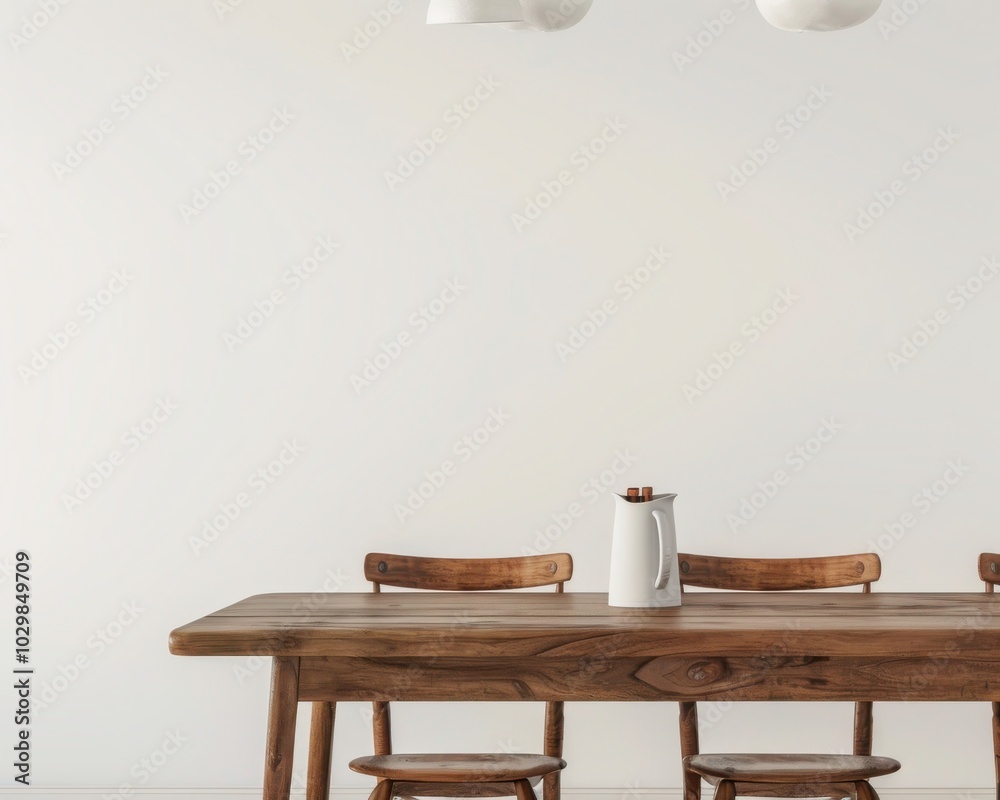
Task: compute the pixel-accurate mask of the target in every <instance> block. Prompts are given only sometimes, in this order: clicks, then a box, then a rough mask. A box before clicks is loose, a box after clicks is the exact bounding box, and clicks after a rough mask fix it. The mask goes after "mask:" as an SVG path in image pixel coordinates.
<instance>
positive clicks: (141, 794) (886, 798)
mask: <svg viewBox="0 0 1000 800" xmlns="http://www.w3.org/2000/svg"><path fill="white" fill-rule="evenodd" d="M331 795H332V796H333V797H334V798H335V799H336V800H368V792H367V791H364V790H359V789H358V788H357V787H354V786H352V787H349V788H343V789H338V788H336V787H335V788H334V789H333V791H332V792H331ZM562 795H563V798H565V800H681V790H680V789H636V788H632V787H622V788H618V789H564V790H563V792H562ZM879 795H880V796H881V797H882V798H883V800H894V799H898V800H912V798H919V800H994V798H995V792H994V790H993V789H880V790H879ZM304 796H305V794H304V792H303V791H302V790H301V789H299V790H293V791H292V798H293V800H301V798H303V797H304ZM15 797H16V798H18V800H27V798H30V799H31V800H133V798H134V800H181V798H184V800H260V798H261V791H260V789H133V790H131V791H130V792H129V793H127V794H125V795H124V796H123V795H120V794H118V792H117V791H116V790H115V789H102V788H100V787H97V788H59V789H53V788H45V787H39V788H35V787H29V788H27V789H25V788H23V787H17V788H15V787H0V798H15ZM703 798H704V799H705V800H711V795H710V794H708V793H707V792H706V793H703Z"/></svg>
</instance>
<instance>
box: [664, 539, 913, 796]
mask: <svg viewBox="0 0 1000 800" xmlns="http://www.w3.org/2000/svg"><path fill="white" fill-rule="evenodd" d="M677 560H678V564H679V567H680V579H681V591H684V587H685V586H700V587H705V588H709V589H731V590H739V591H748V592H781V591H801V590H808V589H834V588H843V587H848V586H859V585H860V586H862V587H863V591H865V592H870V591H871V584H872V582H874V581H877V580H878V579H879V576H880V575H881V572H882V565H881V562H880V561H879V557H878V556H877V555H875V554H874V553H865V554H862V555H847V556H830V557H824V558H719V557H715V556H703V555H689V554H686V553H680V554H679V555H678V557H677ZM680 728H681V754H682V756H683V762H682V763H683V767H684V798H685V800H699V798H700V797H701V781H702V779H703V778H704V779H705V780H706V781H708V782H709V783H710V784H712V785H714V786H715V787H716V790H715V800H734V798H735V797H737V796H744V795H746V796H755V797H761V796H764V797H830V798H842V797H850V798H854V799H855V800H878V795H877V794H876V793H875V790H874V789H873V788H872V786H871V784H870V783H869V782H868V781H869V779H871V778H874V777H877V776H879V775H888V774H889V773H892V772H895V771H896V770H898V769H899V767H900V764H899V762H898V761H896V760H894V759H891V758H880V757H873V756H872V754H871V753H872V704H871V703H870V702H860V703H857V704H856V705H855V712H854V754H853V755H783V754H756V753H738V754H733V753H730V754H719V755H714V754H713V755H702V754H700V753H699V750H698V708H697V705H696V704H695V703H693V702H682V703H681V704H680Z"/></svg>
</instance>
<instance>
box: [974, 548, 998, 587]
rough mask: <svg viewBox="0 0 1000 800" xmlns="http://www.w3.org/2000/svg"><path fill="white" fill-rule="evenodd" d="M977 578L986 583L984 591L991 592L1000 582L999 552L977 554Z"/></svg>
mask: <svg viewBox="0 0 1000 800" xmlns="http://www.w3.org/2000/svg"><path fill="white" fill-rule="evenodd" d="M979 579H980V580H981V581H983V582H984V583H985V584H986V593H987V594H993V589H994V587H995V586H996V585H997V584H998V583H1000V553H980V554H979Z"/></svg>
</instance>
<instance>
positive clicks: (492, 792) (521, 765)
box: [309, 553, 573, 800]
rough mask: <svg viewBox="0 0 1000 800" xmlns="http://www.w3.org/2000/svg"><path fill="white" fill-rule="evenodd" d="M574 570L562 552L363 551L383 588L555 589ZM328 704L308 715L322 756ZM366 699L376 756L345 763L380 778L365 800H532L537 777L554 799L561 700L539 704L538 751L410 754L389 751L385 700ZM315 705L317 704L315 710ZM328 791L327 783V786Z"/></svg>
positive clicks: (326, 747) (375, 585)
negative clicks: (441, 554) (430, 799)
mask: <svg viewBox="0 0 1000 800" xmlns="http://www.w3.org/2000/svg"><path fill="white" fill-rule="evenodd" d="M572 576H573V559H572V557H571V556H570V555H569V554H568V553H556V554H553V555H540V556H525V557H520V558H422V557H417V556H403V555H390V554H387V553H369V554H368V555H367V556H365V578H367V579H368V580H369V581H371V583H372V589H373V591H375V592H380V591H381V590H382V587H383V586H395V587H398V588H401V589H430V590H437V591H456V592H468V591H476V592H480V591H496V590H504V589H527V588H536V587H541V586H552V585H554V586H555V590H556V591H557V592H562V591H563V585H564V584H565V582H566V581H568V580H569V579H570V578H571V577H572ZM330 705H332V704H330V703H314V704H313V716H314V719H316V717H317V715H318V716H319V717H320V725H319V726H318V728H317V730H318V741H311V742H310V748H309V750H310V763H311V757H312V754H313V752H314V751H315V752H318V753H320V754H321V755H320V758H321V759H322V757H323V755H326V756H327V757H328V754H329V752H330V734H329V733H328V732H327V726H326V725H325V724H324V721H325V719H326V718H327V717H328V716H330V712H329V711H327V710H326V709H324V708H322V707H323V706H330ZM372 705H373V717H372V728H373V734H374V739H375V755H374V756H368V757H365V758H358V759H355V760H354V761H352V762H351V764H350V766H351V769H353V770H354V771H355V772H361V773H363V774H365V775H373V776H375V777H377V778H378V780H379V782H378V784H377V785H376V787H375V790H374V791H373V792H372V795H371V800H392V798H393V797H397V796H398V797H422V796H428V795H430V796H434V797H505V796H516V797H517V798H518V800H536V798H535V793H534V790H533V789H532V785H533V784H536V783H538V781H539V780H544V798H545V800H559V778H560V770H562V769H563V768H564V767H565V766H566V762H565V761H563V760H562V749H563V704H562V702H548V703H546V709H545V740H544V749H545V755H528V754H521V753H501V754H496V753H478V754H434V755H432V754H409V755H397V754H393V753H392V734H391V729H390V713H389V703H388V702H375V703H373V704H372ZM317 706H320V707H321V708H320V710H319V711H317V708H316V707H317ZM327 791H328V786H327Z"/></svg>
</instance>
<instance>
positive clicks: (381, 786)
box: [368, 778, 393, 800]
mask: <svg viewBox="0 0 1000 800" xmlns="http://www.w3.org/2000/svg"><path fill="white" fill-rule="evenodd" d="M392 789H393V783H392V781H391V780H389V779H388V778H383V779H381V780H380V781H379V782H378V783H376V784H375V788H374V789H372V793H371V794H370V795H368V800H392V794H393V792H392Z"/></svg>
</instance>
